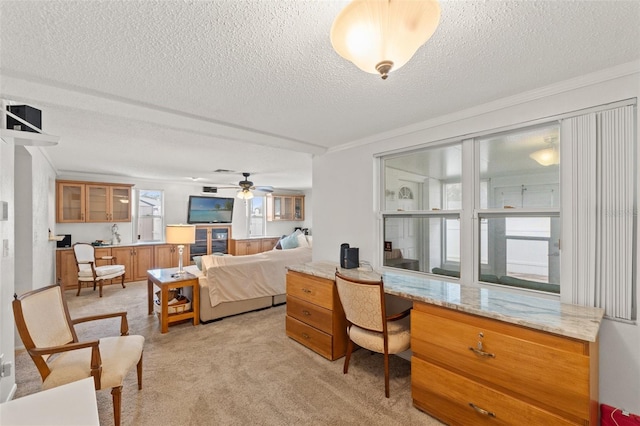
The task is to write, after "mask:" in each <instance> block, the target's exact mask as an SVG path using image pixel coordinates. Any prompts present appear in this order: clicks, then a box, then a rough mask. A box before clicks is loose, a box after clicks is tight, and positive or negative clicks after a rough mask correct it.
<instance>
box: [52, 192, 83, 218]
mask: <svg viewBox="0 0 640 426" xmlns="http://www.w3.org/2000/svg"><path fill="white" fill-rule="evenodd" d="M56 186H57V188H56V192H57V196H56V204H57V209H56V213H57V215H56V216H57V222H59V223H64V222H84V219H85V216H84V214H85V185H84V184H83V183H75V182H58V183H57V185H56Z"/></svg>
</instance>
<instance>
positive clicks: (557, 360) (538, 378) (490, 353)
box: [411, 302, 598, 426]
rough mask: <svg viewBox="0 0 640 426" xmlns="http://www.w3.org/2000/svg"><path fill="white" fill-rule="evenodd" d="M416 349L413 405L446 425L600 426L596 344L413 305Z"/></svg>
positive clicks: (437, 307)
mask: <svg viewBox="0 0 640 426" xmlns="http://www.w3.org/2000/svg"><path fill="white" fill-rule="evenodd" d="M411 348H412V351H413V357H412V359H411V392H412V397H413V403H414V405H415V406H416V407H418V408H420V409H422V410H424V411H426V412H427V413H429V414H431V415H433V416H435V417H437V418H438V419H440V420H442V421H444V422H446V423H448V424H452V425H457V424H459V425H469V424H474V425H482V424H491V425H502V424H505V425H506V424H525V425H526V424H530V425H538V424H539V425H571V424H572V425H594V426H595V425H597V424H598V423H597V420H598V403H597V401H598V343H597V341H596V342H588V341H581V340H578V339H574V338H569V337H563V336H559V335H556V334H551V333H546V332H544V331H538V330H533V329H531V328H526V327H521V326H519V325H515V324H509V323H506V322H502V321H497V320H494V319H490V318H484V317H480V316H476V315H471V314H468V313H463V312H458V311H455V310H452V309H447V308H442V307H439V306H434V305H430V304H425V303H417V302H416V303H414V309H413V311H412V314H411Z"/></svg>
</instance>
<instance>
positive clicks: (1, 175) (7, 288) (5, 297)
mask: <svg viewBox="0 0 640 426" xmlns="http://www.w3.org/2000/svg"><path fill="white" fill-rule="evenodd" d="M13 155H14V147H13V144H12V143H6V142H4V141H2V140H0V201H5V202H7V203H8V205H9V218H8V220H6V221H0V354H4V362H11V363H12V364H13V365H15V362H14V359H15V356H14V340H13V339H14V322H13V311H12V308H11V301H12V300H13V289H14V285H13V283H14V274H15V266H14V261H15V248H14V247H15V238H14V235H15V234H14V224H15V217H16V215H15V209H14V184H13V182H14V179H13V171H14V166H13V161H14V159H13ZM4 240H7V241H8V244H9V252H8V255H7V256H5V254H4V253H3V250H2V247H3V245H2V242H3V241H4ZM15 382H16V380H15V374H12V375H11V376H9V377H3V378H1V379H0V402H4V401H7V400H8V399H10V397H11V395H12V394H13V392H15Z"/></svg>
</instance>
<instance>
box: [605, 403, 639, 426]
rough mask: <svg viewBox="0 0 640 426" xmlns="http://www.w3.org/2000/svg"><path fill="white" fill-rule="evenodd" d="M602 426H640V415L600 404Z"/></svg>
mask: <svg viewBox="0 0 640 426" xmlns="http://www.w3.org/2000/svg"><path fill="white" fill-rule="evenodd" d="M600 425H601V426H640V416H638V415H636V414H631V413H626V412H625V414H623V411H622V410H621V409H619V408H615V407H612V406H610V405H607V404H600Z"/></svg>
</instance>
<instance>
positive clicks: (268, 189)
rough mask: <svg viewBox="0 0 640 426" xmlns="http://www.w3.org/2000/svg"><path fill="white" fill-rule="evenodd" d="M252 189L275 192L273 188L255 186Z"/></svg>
mask: <svg viewBox="0 0 640 426" xmlns="http://www.w3.org/2000/svg"><path fill="white" fill-rule="evenodd" d="M252 189H255V190H256V191H260V192H273V186H254V187H253V188H252Z"/></svg>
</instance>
